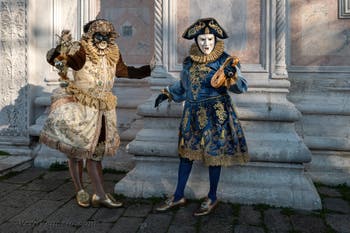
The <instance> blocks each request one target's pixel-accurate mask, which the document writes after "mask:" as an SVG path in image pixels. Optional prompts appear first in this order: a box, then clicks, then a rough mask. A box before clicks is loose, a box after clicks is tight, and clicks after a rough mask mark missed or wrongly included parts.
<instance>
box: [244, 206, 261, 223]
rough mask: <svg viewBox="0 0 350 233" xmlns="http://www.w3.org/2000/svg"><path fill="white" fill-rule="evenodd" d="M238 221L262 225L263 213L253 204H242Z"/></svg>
mask: <svg viewBox="0 0 350 233" xmlns="http://www.w3.org/2000/svg"><path fill="white" fill-rule="evenodd" d="M238 222H239V224H242V225H256V226H257V225H260V224H261V214H260V212H259V211H256V210H254V207H253V206H241V209H240V212H239V218H238Z"/></svg>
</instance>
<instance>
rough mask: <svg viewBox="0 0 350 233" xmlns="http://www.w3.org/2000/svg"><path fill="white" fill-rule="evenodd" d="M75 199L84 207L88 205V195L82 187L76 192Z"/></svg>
mask: <svg viewBox="0 0 350 233" xmlns="http://www.w3.org/2000/svg"><path fill="white" fill-rule="evenodd" d="M76 199H77V203H78V205H79V206H81V207H84V208H86V207H89V206H90V195H89V193H88V192H86V191H85V190H84V189H81V190H79V191H78V192H77V195H76Z"/></svg>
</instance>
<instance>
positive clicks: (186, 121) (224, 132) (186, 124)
mask: <svg viewBox="0 0 350 233" xmlns="http://www.w3.org/2000/svg"><path fill="white" fill-rule="evenodd" d="M223 48H224V45H223V42H222V41H218V42H217V43H216V45H215V48H214V50H213V52H212V53H211V55H210V56H208V55H204V54H201V53H200V52H199V51H198V47H197V46H196V44H194V45H192V47H191V50H190V55H191V56H189V57H187V58H185V60H184V62H183V70H182V72H181V77H180V80H179V81H177V82H175V83H174V84H173V85H171V86H169V87H168V92H169V94H170V96H171V98H172V100H174V101H175V102H182V101H185V103H184V110H183V115H182V119H181V123H180V127H179V143H178V153H179V156H180V157H183V158H188V159H190V160H202V161H203V162H204V164H205V165H207V166H222V165H223V166H229V165H233V164H237V163H239V164H242V163H244V162H247V161H248V149H247V143H246V140H245V137H244V133H243V130H242V127H241V124H240V122H239V119H238V117H237V114H236V111H235V108H234V107H233V104H232V100H231V97H230V96H229V92H233V93H236V94H240V93H244V92H246V91H247V89H248V85H247V82H246V80H245V79H244V77H243V76H242V74H241V72H240V70H239V68H238V67H236V68H237V72H238V73H237V76H238V79H237V82H236V84H234V85H232V86H230V87H229V88H227V87H225V86H222V87H220V88H214V87H212V86H211V84H210V81H211V78H212V76H213V75H214V74H215V72H216V71H217V70H218V69H219V68H220V66H221V65H222V64H223V63H224V62H225V60H226V59H227V58H228V57H229V55H228V54H227V53H226V52H224V49H223Z"/></svg>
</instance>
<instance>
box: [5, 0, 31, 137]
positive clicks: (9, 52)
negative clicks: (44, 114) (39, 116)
mask: <svg viewBox="0 0 350 233" xmlns="http://www.w3.org/2000/svg"><path fill="white" fill-rule="evenodd" d="M26 25H27V1H26V0H17V1H13V0H0V40H1V43H0V54H1V59H0V72H1V73H0V77H1V87H0V95H1V98H0V136H5V137H20V138H22V137H24V138H27V137H28V106H29V105H28V104H29V100H28V77H27V27H26ZM7 140H11V139H7ZM1 141H2V140H1Z"/></svg>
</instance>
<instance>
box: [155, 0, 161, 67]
mask: <svg viewBox="0 0 350 233" xmlns="http://www.w3.org/2000/svg"><path fill="white" fill-rule="evenodd" d="M154 41H155V44H154V47H155V59H156V65H157V66H161V65H163V0H155V1H154Z"/></svg>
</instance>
